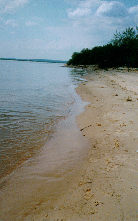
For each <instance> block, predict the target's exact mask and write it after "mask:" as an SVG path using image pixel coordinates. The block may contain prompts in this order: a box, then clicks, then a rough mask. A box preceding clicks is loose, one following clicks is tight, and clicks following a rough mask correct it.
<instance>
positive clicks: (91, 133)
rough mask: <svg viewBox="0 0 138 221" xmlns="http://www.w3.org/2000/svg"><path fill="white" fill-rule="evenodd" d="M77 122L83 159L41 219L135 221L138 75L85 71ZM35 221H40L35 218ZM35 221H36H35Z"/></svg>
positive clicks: (137, 213) (137, 216) (137, 208)
mask: <svg viewBox="0 0 138 221" xmlns="http://www.w3.org/2000/svg"><path fill="white" fill-rule="evenodd" d="M88 73H89V74H88V75H87V76H86V78H87V82H86V83H81V84H80V86H79V87H78V88H77V93H79V94H80V95H81V97H82V99H84V100H85V101H88V102H90V104H89V105H88V106H87V107H86V109H85V112H83V113H82V114H80V115H79V116H78V117H77V123H78V126H79V128H80V131H81V133H82V136H85V137H87V138H88V139H89V142H90V150H89V157H88V159H87V160H86V161H85V162H82V163H83V169H81V170H80V171H79V173H78V174H76V177H77V179H76V180H75V181H74V183H73V184H72V186H71V187H70V188H69V190H68V191H67V193H66V194H65V195H64V196H61V198H60V199H59V200H58V202H57V204H56V206H55V207H54V208H53V209H52V210H51V211H49V212H48V213H47V215H46V216H47V217H44V216H42V217H41V218H42V220H56V221H57V220H60V221H65V220H71V221H72V220H75V221H77V220H78V221H80V220H94V221H96V220H103V221H105V220H109V221H111V220H128V221H130V220H138V72H137V71H136V70H135V71H130V72H127V70H108V71H98V70H97V71H95V72H93V71H92V70H91V69H90V68H89V69H88ZM39 219H40V218H39ZM39 219H38V220H39Z"/></svg>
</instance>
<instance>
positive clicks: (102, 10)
mask: <svg viewBox="0 0 138 221" xmlns="http://www.w3.org/2000/svg"><path fill="white" fill-rule="evenodd" d="M127 14H128V12H127V9H126V7H125V5H124V4H123V3H121V2H119V1H111V2H107V1H103V2H102V4H101V5H100V7H99V8H98V10H97V12H96V15H102V16H109V17H125V16H127Z"/></svg>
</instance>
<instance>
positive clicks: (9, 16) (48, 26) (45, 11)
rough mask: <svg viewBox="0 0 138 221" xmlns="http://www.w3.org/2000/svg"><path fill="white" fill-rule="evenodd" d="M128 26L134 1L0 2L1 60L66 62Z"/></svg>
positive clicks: (135, 15)
mask: <svg viewBox="0 0 138 221" xmlns="http://www.w3.org/2000/svg"><path fill="white" fill-rule="evenodd" d="M129 26H131V27H136V26H138V1H137V0H119V1H110V0H107V1H101V0H0V57H12V58H13V57H14V58H45V59H58V60H68V59H70V58H71V55H72V53H73V52H75V51H78V52H79V51H80V50H82V49H83V48H92V47H94V46H99V45H104V44H106V43H108V42H109V41H110V40H111V39H112V38H113V36H114V33H115V32H116V30H118V31H122V30H125V28H127V27H129Z"/></svg>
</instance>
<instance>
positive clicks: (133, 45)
mask: <svg viewBox="0 0 138 221" xmlns="http://www.w3.org/2000/svg"><path fill="white" fill-rule="evenodd" d="M67 64H68V65H71V64H72V65H98V66H99V67H100V68H110V67H117V66H127V67H138V27H136V30H135V29H133V28H130V27H129V28H128V29H126V30H125V31H123V32H122V34H121V33H120V32H119V33H118V32H117V31H116V34H115V35H114V38H113V39H112V40H111V41H110V43H108V44H107V45H103V46H98V47H94V48H92V49H88V48H86V49H82V50H81V52H74V53H73V55H72V58H71V59H70V60H69V61H68V62H67Z"/></svg>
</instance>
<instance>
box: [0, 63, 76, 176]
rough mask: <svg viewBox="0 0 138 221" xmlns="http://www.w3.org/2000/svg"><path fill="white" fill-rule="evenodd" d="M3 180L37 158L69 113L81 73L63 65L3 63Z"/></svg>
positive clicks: (0, 68)
mask: <svg viewBox="0 0 138 221" xmlns="http://www.w3.org/2000/svg"><path fill="white" fill-rule="evenodd" d="M0 78H1V80H0V94H1V101H0V102H1V103H0V124H1V128H0V140H1V146H0V168H1V171H0V177H3V176H5V175H7V174H9V173H10V172H11V171H12V170H13V169H14V168H15V167H16V166H18V165H19V164H21V163H22V162H23V161H24V160H26V159H27V158H29V157H30V156H32V155H34V154H35V153H36V152H38V150H39V149H40V147H42V146H43V145H44V144H45V142H46V141H47V139H49V137H50V136H51V135H52V131H53V126H54V125H55V123H56V122H57V120H58V119H60V118H61V117H62V116H65V115H67V114H68V112H69V108H70V105H71V103H72V102H73V100H74V98H73V91H74V86H73V84H74V82H75V83H76V82H78V81H79V79H80V77H79V76H78V73H76V74H75V72H74V73H73V71H72V72H71V70H70V69H68V68H63V67H61V64H49V63H35V62H17V61H0Z"/></svg>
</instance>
